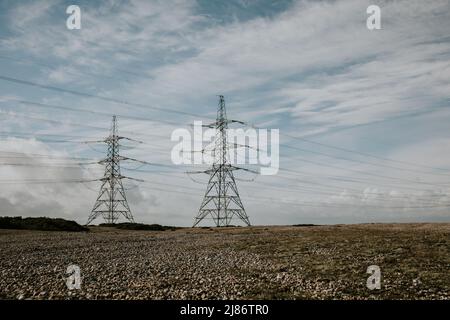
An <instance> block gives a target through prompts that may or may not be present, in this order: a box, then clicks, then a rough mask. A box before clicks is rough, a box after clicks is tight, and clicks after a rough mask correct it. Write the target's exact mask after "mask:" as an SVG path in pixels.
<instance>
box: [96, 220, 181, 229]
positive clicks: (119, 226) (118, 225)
mask: <svg viewBox="0 0 450 320" xmlns="http://www.w3.org/2000/svg"><path fill="white" fill-rule="evenodd" d="M98 226H99V227H111V228H117V229H122V230H145V231H166V230H170V231H173V230H177V229H180V227H171V226H162V225H160V224H144V223H132V222H123V223H101V224H99V225H98Z"/></svg>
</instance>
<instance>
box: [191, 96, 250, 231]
mask: <svg viewBox="0 0 450 320" xmlns="http://www.w3.org/2000/svg"><path fill="white" fill-rule="evenodd" d="M228 123H229V121H228V120H227V113H226V109H225V99H224V97H223V96H219V108H218V111H217V119H216V122H214V123H213V124H211V125H208V127H210V128H215V129H216V138H215V148H214V150H213V157H214V162H213V165H212V167H211V168H210V169H209V170H206V171H204V172H205V173H207V174H209V181H208V186H207V188H206V192H205V197H204V199H203V202H202V204H201V206H200V209H199V211H198V214H197V216H196V217H195V219H194V220H195V221H194V227H195V226H197V225H198V224H199V223H200V221H202V220H203V219H204V218H206V217H207V216H208V215H210V216H211V218H212V219H213V220H214V222H215V224H216V226H217V227H221V226H229V225H230V223H231V220H232V218H233V217H235V216H236V217H238V218H240V219H241V220H242V221H243V222H244V223H245V224H246V225H247V226H250V220H249V218H248V216H247V213H246V212H245V209H244V205H243V204H242V201H241V198H240V196H239V192H238V189H237V186H236V180H235V179H234V175H233V171H234V170H239V169H241V168H239V167H236V166H232V165H231V164H230V161H229V158H228V144H227V129H228Z"/></svg>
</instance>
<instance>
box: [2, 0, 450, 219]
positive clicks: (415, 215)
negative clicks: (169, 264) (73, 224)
mask: <svg viewBox="0 0 450 320" xmlns="http://www.w3.org/2000/svg"><path fill="white" fill-rule="evenodd" d="M74 4H75V5H78V6H79V7H80V9H81V29H80V30H69V29H68V28H67V27H66V20H67V18H68V16H69V15H68V14H67V13H66V8H67V7H68V6H69V5H74ZM369 5H378V6H379V7H380V9H381V29H380V30H369V29H368V28H367V26H366V19H367V18H368V16H369V15H368V14H367V13H366V9H367V7H368V6H369ZM448 30H450V1H430V2H427V3H426V5H425V4H424V2H423V1H415V0H408V1H375V0H371V1H364V0H362V1H361V0H355V1H353V0H348V1H270V0H230V1H206V0H198V1H190V0H183V1H177V0H174V1H138V0H129V1H114V0H109V1H95V2H93V1H75V0H72V1H62V0H61V1H57V0H55V1H50V0H48V1H46V0H39V1H10V0H2V1H1V2H0V126H1V128H0V215H2V216H18V215H21V216H48V217H60V218H65V219H70V220H75V221H77V222H79V223H85V222H86V221H87V218H88V216H89V213H90V211H91V210H92V207H93V205H94V202H95V199H96V197H97V194H98V190H99V187H100V182H98V181H91V182H87V180H95V179H98V178H101V177H102V175H103V171H104V168H103V167H102V166H101V165H98V164H93V163H92V162H95V161H92V160H96V161H98V160H100V159H102V157H105V153H106V148H105V146H104V145H102V144H101V143H98V144H95V143H84V141H96V140H101V139H103V138H104V137H106V136H107V135H108V133H109V127H110V122H111V116H112V115H113V114H117V115H118V125H119V134H121V135H123V136H127V137H129V138H132V139H136V140H139V141H142V142H143V143H135V142H132V141H127V142H126V141H124V142H123V144H124V147H123V148H122V150H121V152H122V153H123V155H124V156H128V157H132V158H137V159H140V160H144V161H147V162H150V163H157V164H165V165H166V167H165V166H152V165H140V164H136V163H126V162H124V163H122V173H123V174H124V175H126V176H130V177H134V178H138V179H143V180H145V182H143V183H137V182H135V181H126V182H125V187H126V192H127V197H128V201H129V205H130V207H131V210H132V213H133V216H134V218H135V220H136V221H137V222H143V223H159V224H164V225H176V226H190V225H192V223H193V218H194V217H195V215H196V214H197V212H198V208H199V206H200V204H201V201H202V198H203V195H204V192H205V189H206V183H207V179H208V177H207V175H202V174H199V175H188V174H186V173H185V172H186V171H190V170H204V169H206V166H204V165H203V166H202V165H200V166H175V165H173V163H172V161H171V150H172V148H173V147H174V145H175V144H176V143H175V142H173V141H171V139H170V137H171V134H172V132H173V131H174V130H176V129H180V128H185V129H188V130H190V129H191V125H192V124H193V122H194V121H203V122H204V123H209V122H211V121H212V119H214V118H215V116H216V112H217V104H218V97H217V95H224V96H225V101H226V107H227V114H228V117H229V118H230V119H236V120H241V121H243V122H245V123H247V124H249V125H251V124H252V125H256V126H258V127H259V128H267V129H278V130H279V132H280V170H279V171H278V173H277V174H276V175H272V176H261V175H253V174H250V173H249V172H242V171H241V172H236V177H237V178H238V181H237V183H238V188H239V192H240V195H241V198H242V201H243V204H244V206H245V208H246V211H247V214H248V216H249V217H250V221H251V223H252V224H254V225H282V224H302V223H315V224H338V223H366V222H427V221H430V222H437V221H442V222H450V212H449V209H450V182H449V178H450V135H449V133H450V130H449V128H450V108H449V102H450V37H449V35H448ZM80 110H81V111H80ZM174 111H175V112H174ZM178 111H179V112H178ZM69 181H70V182H69ZM79 181H83V182H79ZM101 222H103V221H101V219H99V220H96V221H95V222H94V223H101ZM211 223H212V222H211V221H205V224H206V225H208V224H211ZM235 223H236V224H239V221H235Z"/></svg>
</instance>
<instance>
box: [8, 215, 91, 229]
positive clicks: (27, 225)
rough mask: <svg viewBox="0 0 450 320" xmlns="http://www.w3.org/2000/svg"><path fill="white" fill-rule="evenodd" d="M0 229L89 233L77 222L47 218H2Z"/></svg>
mask: <svg viewBox="0 0 450 320" xmlns="http://www.w3.org/2000/svg"><path fill="white" fill-rule="evenodd" d="M0 229H22V230H42V231H73V232H80V231H89V229H88V228H86V227H83V226H81V225H79V224H78V223H76V222H75V221H70V220H65V219H60V218H57V219H54V218H47V217H39V218H22V217H0Z"/></svg>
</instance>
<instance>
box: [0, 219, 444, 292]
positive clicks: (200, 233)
mask: <svg viewBox="0 0 450 320" xmlns="http://www.w3.org/2000/svg"><path fill="white" fill-rule="evenodd" d="M70 264H76V265H78V266H80V268H81V273H82V277H83V278H82V285H81V290H72V291H69V290H68V289H67V287H66V282H65V279H66V277H67V275H66V268H67V266H68V265H70ZM370 265H378V266H379V267H380V268H381V272H382V288H381V289H380V290H374V291H370V290H368V289H367V287H366V280H367V278H368V277H369V274H366V269H367V267H368V266H370ZM0 298H12V299H16V298H19V299H28V298H32V299H68V298H81V299H86V298H88V299H111V298H112V299H217V298H221V299H245V298H250V299H261V298H262V299H303V298H312V299H450V224H448V223H447V224H370V225H369V224H366V225H336V226H314V227H288V226H286V227H251V228H211V229H189V228H188V229H180V230H176V231H164V232H155V231H125V230H124V231H118V230H114V229H105V228H98V227H96V228H92V231H91V232H89V233H69V232H40V231H19V230H0Z"/></svg>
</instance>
